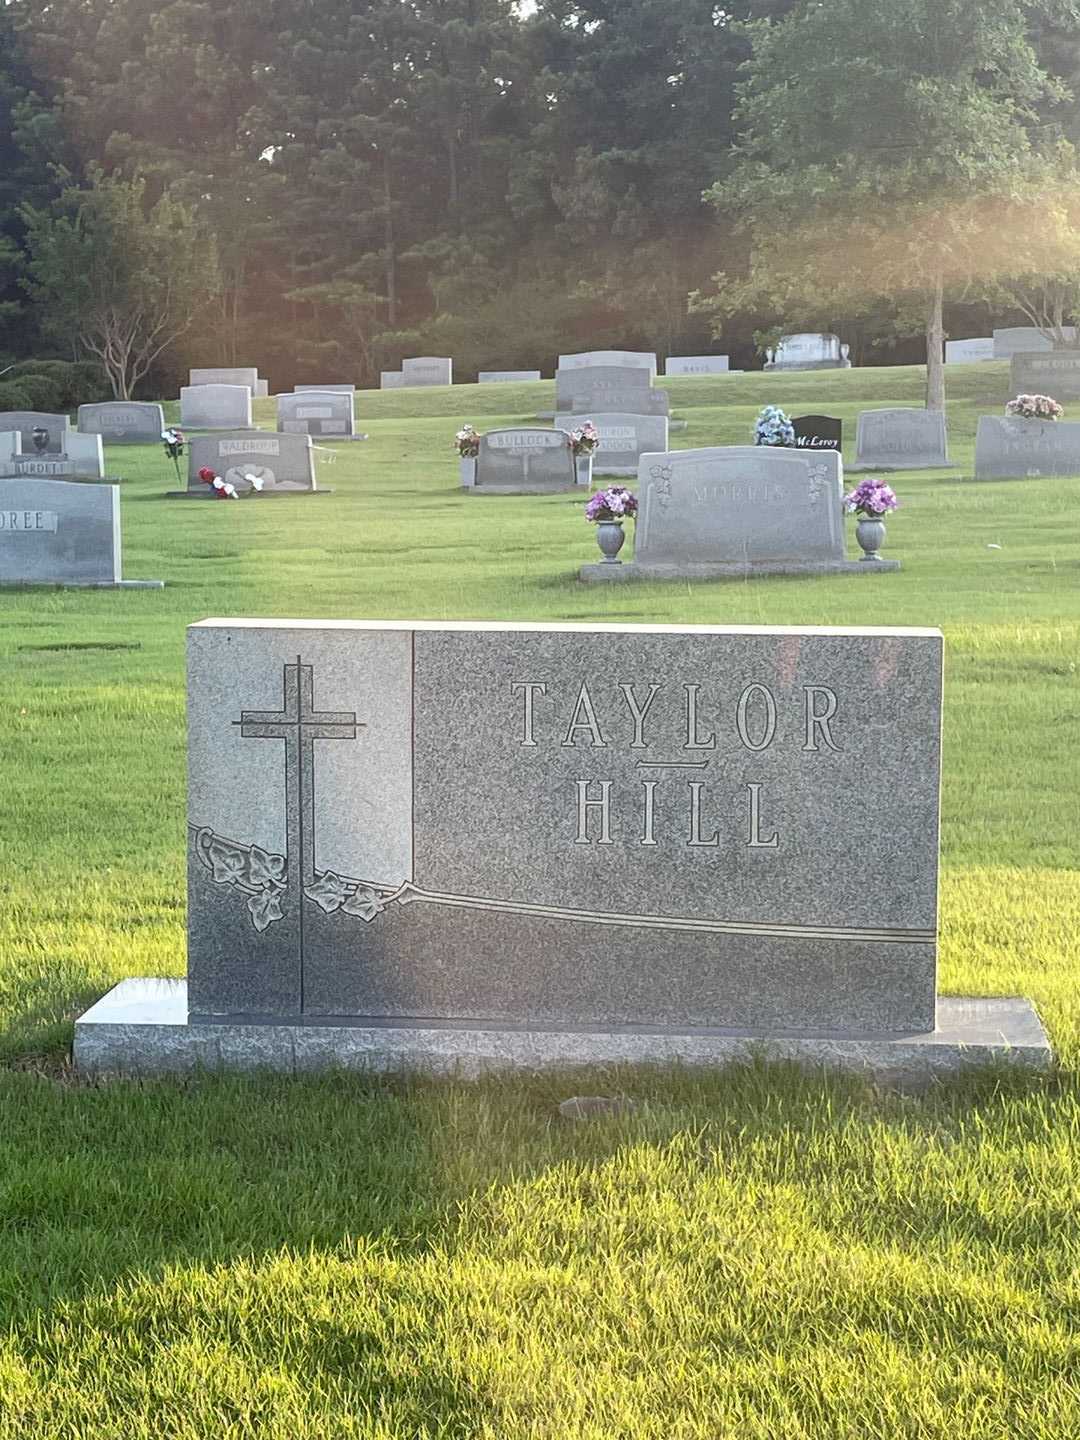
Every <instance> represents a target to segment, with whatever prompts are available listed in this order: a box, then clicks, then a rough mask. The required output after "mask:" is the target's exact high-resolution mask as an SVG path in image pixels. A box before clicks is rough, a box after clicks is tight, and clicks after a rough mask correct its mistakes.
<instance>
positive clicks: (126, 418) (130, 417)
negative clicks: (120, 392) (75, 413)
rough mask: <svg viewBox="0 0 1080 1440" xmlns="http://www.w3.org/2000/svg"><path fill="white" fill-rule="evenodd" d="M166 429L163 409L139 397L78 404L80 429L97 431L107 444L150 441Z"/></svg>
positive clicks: (93, 433)
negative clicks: (93, 403) (95, 403)
mask: <svg viewBox="0 0 1080 1440" xmlns="http://www.w3.org/2000/svg"><path fill="white" fill-rule="evenodd" d="M164 429H165V411H164V410H163V409H162V408H161V406H160V405H148V404H146V403H145V402H143V401H139V400H106V401H105V402H104V403H103V404H100V405H80V406H79V431H80V433H81V434H83V435H100V436H101V438H102V439H103V440H106V441H108V443H109V444H110V445H153V444H156V443H157V442H158V441H159V440H160V439H161V432H162V431H163V430H164Z"/></svg>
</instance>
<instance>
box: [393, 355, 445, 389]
mask: <svg viewBox="0 0 1080 1440" xmlns="http://www.w3.org/2000/svg"><path fill="white" fill-rule="evenodd" d="M401 376H402V382H401V383H402V384H403V385H452V384H453V383H454V362H453V360H451V359H448V358H446V357H445V356H441V355H418V356H415V357H413V358H412V359H409V360H402V362H401Z"/></svg>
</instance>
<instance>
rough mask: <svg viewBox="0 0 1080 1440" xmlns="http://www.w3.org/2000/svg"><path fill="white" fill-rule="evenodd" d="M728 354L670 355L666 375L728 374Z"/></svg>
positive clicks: (665, 369)
mask: <svg viewBox="0 0 1080 1440" xmlns="http://www.w3.org/2000/svg"><path fill="white" fill-rule="evenodd" d="M728 361H729V357H728V356H727V355H669V356H668V358H667V363H666V364H665V366H664V374H665V375H726V374H727V373H728Z"/></svg>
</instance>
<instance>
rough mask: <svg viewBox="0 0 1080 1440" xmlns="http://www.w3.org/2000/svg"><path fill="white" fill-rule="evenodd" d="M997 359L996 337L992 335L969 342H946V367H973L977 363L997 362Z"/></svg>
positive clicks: (975, 338) (969, 340)
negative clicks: (995, 352) (995, 351)
mask: <svg viewBox="0 0 1080 1440" xmlns="http://www.w3.org/2000/svg"><path fill="white" fill-rule="evenodd" d="M997 358H998V357H997V356H996V355H995V354H994V337H993V336H992V335H981V336H975V337H972V338H971V339H968V340H946V341H945V364H946V365H971V364H973V363H974V362H976V361H982V360H996V359H997Z"/></svg>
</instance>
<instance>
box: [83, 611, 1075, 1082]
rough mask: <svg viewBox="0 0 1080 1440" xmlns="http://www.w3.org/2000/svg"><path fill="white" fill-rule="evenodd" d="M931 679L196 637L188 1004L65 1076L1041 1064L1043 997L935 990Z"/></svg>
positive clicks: (617, 649)
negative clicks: (860, 768) (739, 1063)
mask: <svg viewBox="0 0 1080 1440" xmlns="http://www.w3.org/2000/svg"><path fill="white" fill-rule="evenodd" d="M941 670H942V637H941V634H940V632H939V631H936V630H902V629H870V628H855V629H851V630H827V629H815V628H811V627H805V628H792V629H785V628H779V627H778V628H769V627H753V626H747V627H733V628H730V629H721V628H710V627H704V626H702V627H679V626H649V625H631V626H599V625H520V624H519V625H509V624H469V623H456V624H455V623H447V624H435V623H425V622H419V621H398V622H372V621H367V622H364V621H353V622H350V621H319V620H309V621H303V620H277V621H261V620H208V621H203V622H202V623H200V624H198V625H194V626H192V627H190V629H189V631H188V788H187V794H188V827H187V845H188V980H187V984H186V986H185V984H184V982H182V981H172V982H145V981H143V982H140V981H130V980H129V981H124V982H122V984H121V985H120V986H119V987H117V989H116V990H114V991H113V992H112V993H111V994H110V995H109V996H107V997H106V998H105V1000H103V1001H102V1002H100V1003H99V1004H98V1005H96V1006H95V1007H94V1008H93V1009H92V1010H91V1011H90V1012H89V1013H88V1014H87V1015H85V1016H83V1017H82V1018H81V1019H80V1020H79V1021H78V1022H77V1024H76V1030H75V1058H76V1063H77V1064H78V1065H79V1066H80V1068H82V1069H84V1070H98V1071H109V1070H118V1069H119V1070H128V1071H132V1072H135V1073H138V1072H143V1073H148V1072H149V1073H152V1072H153V1071H155V1070H170V1069H172V1070H179V1071H185V1070H194V1069H197V1068H198V1067H200V1066H202V1067H206V1068H218V1067H229V1066H237V1067H241V1068H243V1067H260V1066H261V1067H270V1068H282V1069H285V1070H289V1071H303V1070H313V1069H320V1068H326V1067H333V1066H342V1065H345V1066H350V1065H355V1066H362V1067H364V1068H378V1069H388V1068H390V1069H392V1068H400V1067H402V1066H418V1067H423V1068H428V1069H435V1070H460V1069H462V1068H464V1069H466V1071H467V1072H469V1073H472V1072H475V1071H477V1070H482V1069H484V1068H487V1067H490V1066H500V1065H501V1066H514V1065H517V1066H525V1067H533V1068H536V1067H542V1066H550V1065H558V1064H581V1063H588V1062H593V1063H607V1062H617V1061H629V1060H647V1061H648V1060H651V1061H683V1062H689V1063H699V1064H700V1063H705V1064H718V1063H723V1062H725V1061H727V1060H731V1059H733V1058H745V1057H747V1056H749V1055H753V1054H756V1055H758V1056H759V1057H760V1056H761V1055H763V1054H765V1055H769V1056H772V1057H773V1058H787V1059H796V1060H804V1061H810V1062H811V1063H815V1064H822V1063H831V1064H846V1065H849V1066H854V1067H856V1068H859V1069H867V1068H870V1069H877V1070H882V1071H885V1072H886V1073H891V1074H894V1075H895V1074H899V1073H902V1074H911V1075H914V1074H919V1075H922V1076H923V1077H925V1075H926V1074H927V1072H928V1071H929V1072H931V1073H932V1072H933V1071H935V1070H947V1069H950V1068H956V1067H958V1066H963V1065H965V1064H970V1063H972V1062H973V1061H975V1062H981V1061H985V1060H986V1059H987V1058H990V1057H991V1056H994V1055H1000V1056H1001V1058H1002V1059H1005V1060H1007V1061H1011V1062H1013V1063H1018V1064H1026V1065H1031V1066H1045V1065H1046V1064H1047V1062H1048V1058H1049V1055H1048V1050H1047V1046H1046V1039H1045V1036H1044V1035H1043V1033H1042V1031H1041V1028H1040V1027H1039V1025H1038V1021H1037V1019H1036V1018H1035V1016H1034V1013H1033V1012H1032V1011H1031V1008H1030V1007H1029V1006H1027V1005H1025V1004H1024V1003H1023V1002H1018V1001H1015V1000H1010V1001H999V1002H994V1001H985V1000H983V1001H955V1000H942V1001H940V1002H939V1001H938V1000H937V997H936V994H935V988H936V987H935V978H936V949H937V928H938V905H937V886H938V811H939V799H938V797H939V784H940V779H939V777H940V744H941ZM867 736H872V737H873V752H874V764H873V771H874V787H873V803H867V796H866V791H865V784H864V783H863V782H860V780H859V777H858V776H857V775H855V773H854V771H853V765H855V764H856V763H857V759H858V757H859V756H861V755H863V754H864V753H865V748H866V744H867V738H866V737H867ZM868 866H869V867H870V870H871V873H873V875H874V876H875V877H877V876H878V875H879V873H881V872H882V867H883V866H884V867H885V871H886V872H887V875H888V883H887V884H881V883H868V882H867V867H868Z"/></svg>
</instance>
